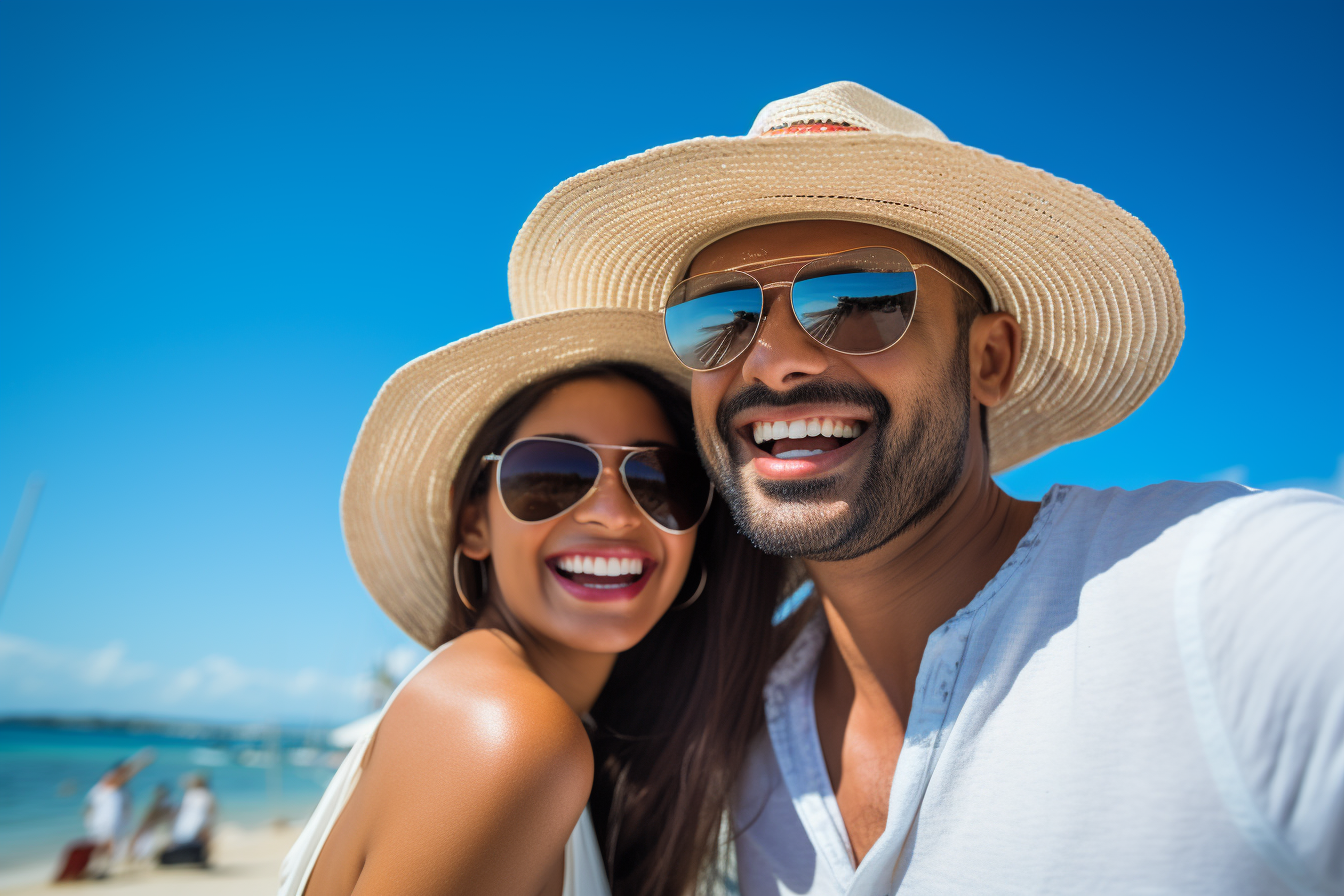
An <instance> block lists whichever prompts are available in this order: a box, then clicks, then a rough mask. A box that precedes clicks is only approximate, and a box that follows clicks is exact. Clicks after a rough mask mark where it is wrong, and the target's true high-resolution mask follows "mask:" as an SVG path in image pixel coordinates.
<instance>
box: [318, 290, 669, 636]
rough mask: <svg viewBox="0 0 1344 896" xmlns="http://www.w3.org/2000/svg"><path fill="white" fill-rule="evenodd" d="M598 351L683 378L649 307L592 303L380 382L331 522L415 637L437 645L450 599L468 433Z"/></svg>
mask: <svg viewBox="0 0 1344 896" xmlns="http://www.w3.org/2000/svg"><path fill="white" fill-rule="evenodd" d="M596 361H629V362H634V363H638V364H644V365H646V366H648V367H650V368H652V369H654V370H656V371H658V372H659V373H662V374H663V375H665V376H667V377H668V378H669V379H670V380H672V381H673V382H675V383H677V384H679V385H681V386H683V387H684V386H686V385H687V383H688V380H689V378H688V376H687V374H686V371H685V369H684V368H683V367H681V365H679V364H678V363H677V360H676V357H675V356H674V355H673V354H672V352H671V350H670V349H669V348H668V346H667V340H666V338H665V337H664V335H663V329H662V320H661V318H660V317H659V316H658V315H656V314H651V313H649V312H647V311H640V310H636V309H611V308H600V309H580V310H572V311H561V312H558V313H553V314H542V315H537V316H534V317H530V318H527V319H524V320H516V321H511V322H509V323H506V324H501V325H500V326H497V327H493V328H491V329H489V330H485V331H484V332H481V333H477V334H475V335H472V336H468V337H466V338H465V339H461V340H458V341H457V342H454V343H452V344H450V345H446V346H444V347H443V348H440V349H436V350H435V351H432V352H430V353H429V354H426V355H422V356H421V357H419V358H416V359H415V360H414V361H411V362H410V363H409V364H407V365H406V366H404V367H402V368H401V369H400V370H398V371H397V372H396V373H394V374H392V376H391V378H390V379H388V381H387V382H386V383H384V384H383V387H382V389H380V390H379V392H378V396H377V397H376V398H375V399H374V401H373V406H372V407H371V408H370V409H369V413H368V415H367V416H366V417H365V418H364V424H363V426H361V427H360V430H359V436H358V438H357V439H356V440H355V448H354V451H353V453H352V454H351V455H350V463H349V466H348V467H347V468H346V471H345V482H344V484H343V485H342V488H341V526H342V529H343V531H344V533H345V544H346V549H347V550H348V551H349V552H350V560H351V562H352V563H353V564H354V567H355V571H356V572H357V573H358V574H359V578H360V580H361V581H362V582H363V583H364V586H365V587H366V588H367V589H368V590H369V593H370V594H371V595H373V599H374V600H375V601H377V602H378V605H379V606H380V607H382V608H383V610H384V611H385V612H386V613H387V615H388V616H390V617H391V618H392V621H393V622H395V623H396V624H397V625H398V626H400V627H401V629H402V631H404V632H406V634H408V635H410V636H411V637H412V638H414V639H415V640H416V641H418V642H419V643H421V644H423V645H424V646H426V647H430V648H432V647H435V646H437V645H438V643H439V639H440V638H441V636H442V634H443V628H444V623H445V621H446V620H447V612H448V602H449V601H451V600H456V596H455V594H456V593H455V591H454V590H453V579H452V571H451V569H450V567H449V559H450V553H449V552H450V547H449V546H450V544H451V543H452V539H451V537H450V533H451V532H452V531H453V525H454V522H453V520H452V519H451V507H450V503H449V489H450V487H451V485H452V482H453V479H454V477H455V476H456V474H457V471H458V467H459V465H460V464H461V463H463V461H464V458H463V456H462V455H463V452H465V451H466V449H467V445H468V443H470V442H471V440H472V439H473V438H474V437H475V435H476V433H477V431H478V430H479V429H480V427H481V426H482V425H483V424H484V423H485V422H486V420H488V419H489V418H490V415H491V414H493V413H494V412H495V410H496V409H498V408H499V406H500V405H501V404H503V403H504V402H505V401H506V400H508V399H509V398H510V397H512V396H513V395H514V394H515V393H517V392H518V391H519V390H520V389H522V388H523V387H524V386H527V385H529V384H531V383H534V382H537V381H538V380H540V379H543V378H545V377H547V376H550V375H552V374H555V373H559V372H561V371H565V370H571V369H573V368H575V367H578V366H581V365H583V364H587V363H590V362H596ZM467 460H468V461H469V460H470V459H467Z"/></svg>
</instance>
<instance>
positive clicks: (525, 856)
mask: <svg viewBox="0 0 1344 896" xmlns="http://www.w3.org/2000/svg"><path fill="white" fill-rule="evenodd" d="M592 779H593V755H592V749H591V747H590V746H589V744H588V737H587V734H586V733H585V732H584V730H583V723H582V722H581V721H579V719H578V717H577V716H576V715H575V714H574V712H573V710H571V709H570V708H569V706H568V705H567V704H566V703H565V702H564V701H563V700H562V699H561V698H560V696H559V695H558V694H556V693H555V691H553V690H551V688H550V687H548V686H547V685H546V683H545V682H544V681H542V680H541V679H540V678H539V677H538V676H537V675H536V674H535V673H534V672H532V670H531V669H530V668H529V667H528V665H527V664H526V663H525V662H524V661H523V660H522V657H521V656H520V655H519V654H518V653H516V652H515V649H514V648H513V647H512V646H511V645H510V643H509V641H508V640H507V639H505V638H504V637H503V636H500V635H498V634H496V633H493V632H489V631H477V632H471V633H469V634H467V635H464V636H462V637H460V638H458V639H457V640H456V641H454V642H453V643H452V644H451V645H449V646H448V647H446V648H444V649H443V650H442V651H441V652H440V653H439V654H438V655H437V656H435V657H434V659H433V660H431V661H430V662H429V664H428V665H426V666H425V667H424V668H422V669H421V670H420V671H419V673H418V674H417V675H416V676H415V678H413V679H412V680H411V681H409V682H407V684H406V686H405V687H404V688H402V690H401V692H400V693H399V694H398V695H397V697H396V699H395V700H394V701H393V703H392V705H391V706H390V707H388V710H387V713H386V715H385V716H384V717H383V721H382V723H381V724H380V726H379V728H378V732H377V734H376V736H375V738H374V740H373V743H372V744H371V745H370V748H369V755H368V758H367V760H366V761H365V765H364V770H363V773H362V774H361V777H360V781H359V785H358V787H357V788H356V790H355V793H354V794H353V795H352V797H351V801H350V803H349V805H347V807H346V810H345V812H344V813H343V815H342V818H341V820H340V822H339V824H338V827H344V828H345V830H344V831H341V830H333V832H332V834H333V837H334V838H335V839H337V840H338V841H339V842H340V843H341V844H342V848H341V851H342V852H347V853H348V854H349V860H348V863H347V862H346V861H342V862H341V863H340V864H342V865H347V864H348V868H349V871H346V872H340V870H339V869H337V868H333V869H332V871H333V872H334V873H333V875H332V879H334V880H336V881H341V880H345V881H349V880H351V877H350V875H353V877H354V879H355V880H357V882H358V886H357V887H355V888H354V889H355V891H356V892H361V893H362V892H365V891H366V890H367V891H369V892H399V893H415V892H426V893H429V892H453V893H456V892H486V891H489V892H498V893H509V892H517V893H535V892H536V891H537V890H538V889H539V888H540V886H541V884H542V883H543V882H545V881H546V880H548V879H549V876H551V875H553V874H555V873H556V871H555V869H556V868H557V867H558V866H557V863H558V862H563V855H564V845H565V841H566V840H567V839H568V837H569V834H570V832H571V831H572V830H573V828H574V825H575V823H576V822H577V821H578V819H579V815H580V814H581V813H582V812H583V807H584V805H585V804H586V802H587V800H588V795H589V792H590V790H591V789H592ZM338 834H339V835H340V836H337V835H338ZM329 842H330V841H329ZM325 852H327V850H324V853H325ZM322 858H324V859H325V858H327V857H326V856H325V855H324V856H323V857H322ZM315 880H316V877H315ZM336 891H343V892H350V890H346V889H344V885H343V884H339V883H338V884H337V886H336V887H335V888H334V889H333V892H336ZM310 892H312V888H311V887H310Z"/></svg>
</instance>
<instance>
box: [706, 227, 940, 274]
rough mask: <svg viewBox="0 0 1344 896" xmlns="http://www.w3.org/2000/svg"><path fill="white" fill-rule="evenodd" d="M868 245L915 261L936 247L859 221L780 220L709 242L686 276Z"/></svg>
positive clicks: (934, 250) (931, 252) (930, 252)
mask: <svg viewBox="0 0 1344 896" xmlns="http://www.w3.org/2000/svg"><path fill="white" fill-rule="evenodd" d="M865 246H889V247H891V248H893V249H899V250H900V251H902V252H904V253H905V254H906V255H907V256H909V257H910V259H911V260H912V261H924V260H925V257H924V256H926V255H928V254H938V253H937V250H936V249H934V248H933V247H932V246H929V245H928V244H927V243H925V242H923V241H922V240H918V239H916V238H914V237H912V236H907V235H906V234H904V233H898V232H896V231H895V230H889V229H888V228H886V227H879V226H877V225H876V224H863V223H860V222H857V221H830V220H816V221H781V222H777V223H774V224H762V225H760V226H758V227H749V228H747V229H746V230H739V231H737V232H736V233H731V234H729V235H728V236H725V237H723V238H722V239H719V240H716V241H715V242H713V243H710V244H709V245H708V246H706V247H705V248H704V249H702V250H700V253H699V254H698V255H696V256H695V258H694V259H692V261H691V265H690V269H689V271H687V276H694V275H695V274H703V273H706V272H708V271H722V270H727V269H729V268H737V267H741V266H743V265H748V264H754V263H759V262H762V261H770V260H772V259H776V258H788V257H790V256H795V255H827V254H830V253H832V252H844V251H845V250H846V249H858V248H862V247H865Z"/></svg>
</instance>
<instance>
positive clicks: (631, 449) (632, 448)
mask: <svg viewBox="0 0 1344 896" xmlns="http://www.w3.org/2000/svg"><path fill="white" fill-rule="evenodd" d="M523 442H559V443H560V444H563V445H577V446H578V447H580V448H584V449H587V451H588V453H590V454H592V455H593V457H595V458H597V475H596V476H595V477H593V484H592V485H591V486H589V487H588V491H586V492H584V493H583V497H581V498H579V499H578V500H576V501H575V502H574V503H573V504H570V505H569V506H568V507H566V508H565V509H563V510H560V511H558V512H556V513H553V514H551V515H550V516H548V517H546V518H545V519H540V520H525V519H522V518H521V517H519V516H518V515H517V514H516V513H514V512H513V509H512V508H510V507H509V504H508V502H507V501H505V500H504V485H503V483H502V482H501V481H500V477H501V475H502V473H501V472H500V471H501V470H503V468H504V463H503V461H504V458H506V457H508V454H509V452H510V451H511V450H512V449H513V448H514V447H515V446H517V445H520V444H522V443H523ZM669 447H671V446H669ZM598 448H609V449H613V450H617V451H624V452H625V456H624V457H622V458H621V465H620V466H619V467H618V468H617V469H619V470H620V473H621V485H622V486H624V487H625V493H626V494H627V495H628V496H629V497H630V501H631V502H632V503H633V504H634V505H635V506H636V507H638V508H639V512H640V513H642V514H644V518H645V519H647V520H648V521H649V522H650V523H653V525H655V526H657V527H658V528H659V529H661V530H662V531H664V532H666V533H668V534H669V535H684V534H686V533H687V532H689V531H691V530H692V529H694V528H695V527H696V526H698V525H700V524H701V523H703V522H704V521H705V517H706V516H708V514H709V507H710V505H711V504H713V503H714V483H713V482H712V481H710V482H709V494H708V496H707V497H706V498H705V506H704V507H702V508H700V516H699V517H698V518H696V521H695V522H694V523H692V524H691V525H689V526H687V527H686V528H685V529H672V528H669V527H667V526H664V525H663V524H662V523H660V522H658V521H657V520H656V519H654V518H653V514H651V513H649V512H648V510H646V509H645V508H644V505H643V504H641V503H639V498H637V497H636V496H635V491H634V489H632V488H631V487H630V480H629V479H628V478H627V477H626V475H625V465H626V464H627V463H628V462H629V460H630V458H632V457H634V456H635V455H636V454H637V453H639V452H641V451H657V450H658V448H656V447H654V446H651V445H642V446H641V445H601V444H597V443H591V442H576V441H574V440H573V439H560V438H556V437H555V436H523V437H522V438H520V439H514V440H513V441H512V442H510V443H509V444H507V445H505V446H504V450H503V451H501V452H499V453H498V454H484V455H482V456H481V462H482V463H489V462H491V461H494V463H495V477H494V478H495V491H496V492H498V493H499V503H500V505H502V506H503V508H504V512H505V513H507V514H508V515H509V517H510V518H511V519H513V520H515V521H517V522H519V523H524V524H533V523H549V522H550V521H551V520H554V519H559V518H560V517H562V516H564V515H565V514H567V513H569V512H570V511H571V510H573V509H574V508H575V507H578V506H579V505H580V504H582V503H583V502H584V501H587V500H588V499H589V498H591V497H592V496H593V494H594V493H596V492H597V484H598V483H599V482H601V481H602V472H603V471H604V470H606V469H607V463H606V461H604V460H603V459H602V455H600V454H598V453H597V450H596V449H598ZM679 450H680V449H679ZM705 478H706V479H707V480H708V479H709V476H708V474H706V476H705Z"/></svg>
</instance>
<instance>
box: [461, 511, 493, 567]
mask: <svg viewBox="0 0 1344 896" xmlns="http://www.w3.org/2000/svg"><path fill="white" fill-rule="evenodd" d="M457 537H458V544H459V545H461V547H462V553H464V554H466V555H467V556H468V557H470V558H471V559H473V560H484V559H485V558H486V557H489V556H490V517H489V516H488V515H487V514H486V512H485V500H484V499H483V500H480V501H468V502H467V503H466V504H463V505H462V513H461V515H460V516H459V518H458V521H457Z"/></svg>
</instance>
